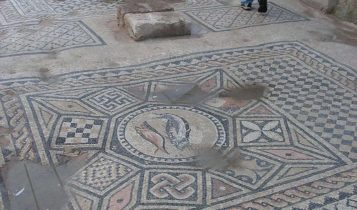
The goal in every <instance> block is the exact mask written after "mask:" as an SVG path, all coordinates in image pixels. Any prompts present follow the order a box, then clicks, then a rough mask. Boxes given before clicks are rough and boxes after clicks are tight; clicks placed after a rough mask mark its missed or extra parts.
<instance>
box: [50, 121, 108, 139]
mask: <svg viewBox="0 0 357 210" xmlns="http://www.w3.org/2000/svg"><path fill="white" fill-rule="evenodd" d="M102 125H103V121H101V120H85V119H73V118H64V119H63V121H62V124H61V127H60V132H59V135H58V137H57V139H56V144H83V143H89V144H96V143H98V137H99V134H100V129H101V127H102Z"/></svg>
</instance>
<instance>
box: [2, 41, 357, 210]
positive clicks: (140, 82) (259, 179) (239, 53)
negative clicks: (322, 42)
mask: <svg viewBox="0 0 357 210" xmlns="http://www.w3.org/2000/svg"><path fill="white" fill-rule="evenodd" d="M153 75H155V76H156V75H161V76H160V78H159V79H155V80H152V76H153ZM355 78H356V72H355V71H354V70H352V69H349V68H348V67H345V66H342V65H340V64H338V63H336V62H334V61H333V60H331V59H329V58H327V57H325V56H323V55H321V54H319V53H318V52H315V51H313V50H312V49H310V48H308V47H307V46H305V45H303V44H300V43H291V42H286V43H274V44H269V45H264V46H258V47H250V48H238V49H230V50H222V51H215V52H206V53H200V54H193V55H188V56H184V57H179V58H177V59H174V60H163V61H156V62H151V63H148V64H142V65H140V66H136V67H127V68H120V69H108V70H101V71H89V72H82V73H73V74H66V75H60V76H58V79H59V81H60V82H58V83H46V82H44V81H41V80H40V79H39V78H21V79H16V80H4V81H1V83H0V85H1V86H0V87H1V94H2V97H1V103H2V106H1V108H2V110H1V113H2V117H1V119H2V121H3V123H5V124H6V125H8V126H9V127H11V128H12V129H13V130H14V131H15V132H13V133H12V140H13V141H12V143H11V144H9V145H8V146H6V147H3V148H2V151H3V157H2V159H3V160H4V159H6V158H7V155H11V153H12V152H14V151H16V152H17V153H18V154H19V155H22V156H24V157H27V158H29V159H33V160H35V161H39V162H42V163H47V164H50V165H51V164H61V161H63V151H64V149H65V148H66V147H74V148H76V149H79V150H81V151H98V152H97V153H95V155H93V157H92V158H91V160H90V161H89V162H88V164H87V165H85V166H84V167H83V168H82V169H80V170H79V171H78V172H77V173H75V174H74V175H73V176H72V177H71V178H70V179H69V180H68V181H66V190H67V191H68V193H69V194H71V195H72V196H71V197H70V203H69V204H68V207H67V208H68V209H72V208H73V209H97V208H101V209H106V208H109V209H122V208H127V209H133V208H135V209H197V208H198V209H202V208H205V207H209V208H211V209H221V208H223V209H226V208H231V209H248V208H255V209H270V208H271V209H273V208H283V207H289V208H293V207H294V208H295V209H308V208H310V209H313V208H315V207H324V206H328V205H329V204H331V203H334V204H336V203H337V204H338V205H345V206H346V208H347V207H355V206H354V205H355V200H356V196H355V194H356V181H357V170H356V164H355V161H356V160H357V144H356V141H355V140H356V139H355V136H356V134H355V132H356V131H355V127H356V113H357V109H356V106H355V105H356V92H355V91H356V84H355V82H354V81H353V80H354V79H355ZM254 83H258V84H266V85H267V88H268V94H267V95H266V96H264V97H263V98H261V99H259V100H235V99H232V98H227V97H223V98H222V97H219V96H218V95H219V93H220V92H222V91H225V90H227V89H232V88H237V87H240V86H242V85H247V84H254ZM192 84H195V85H196V86H197V88H198V90H199V91H200V93H201V95H204V97H203V98H202V100H200V102H199V103H197V104H187V103H183V102H180V101H179V100H176V99H177V98H181V97H178V96H175V94H173V93H175V92H177V90H180V91H182V89H183V88H185V87H190V85H192ZM196 86H195V87H196ZM187 92H188V91H184V93H187ZM179 96H181V95H179ZM327 104H328V105H329V107H325V106H326V105H327ZM202 144H204V145H206V146H208V147H210V148H213V149H214V150H217V151H220V152H222V154H228V155H229V153H231V152H232V151H235V149H236V148H238V149H239V152H240V156H239V157H240V159H239V161H240V163H239V166H238V167H233V168H225V169H217V170H216V169H207V168H202V167H200V166H197V164H196V163H197V159H196V156H195V150H194V149H192V145H202Z"/></svg>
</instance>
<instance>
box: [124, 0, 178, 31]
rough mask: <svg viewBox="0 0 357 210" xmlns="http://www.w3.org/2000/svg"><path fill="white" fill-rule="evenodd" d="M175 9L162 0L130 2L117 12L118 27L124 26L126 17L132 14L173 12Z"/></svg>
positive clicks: (134, 0) (132, 0)
mask: <svg viewBox="0 0 357 210" xmlns="http://www.w3.org/2000/svg"><path fill="white" fill-rule="evenodd" d="M173 10H174V8H173V7H172V6H171V5H170V4H169V3H167V2H165V1H162V0H130V1H128V2H127V3H126V4H123V5H119V6H118V10H117V18H118V25H119V26H120V27H122V26H124V24H125V22H124V16H125V15H126V14H131V13H149V12H166V11H173Z"/></svg>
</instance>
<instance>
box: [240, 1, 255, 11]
mask: <svg viewBox="0 0 357 210" xmlns="http://www.w3.org/2000/svg"><path fill="white" fill-rule="evenodd" d="M253 1H254V0H241V7H242V8H243V9H245V10H251V9H252V3H253Z"/></svg>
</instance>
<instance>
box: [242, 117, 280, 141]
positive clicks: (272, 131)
mask: <svg viewBox="0 0 357 210" xmlns="http://www.w3.org/2000/svg"><path fill="white" fill-rule="evenodd" d="M240 123H241V126H242V135H243V142H247V143H249V142H273V141H277V142H283V141H284V138H283V131H282V129H281V126H280V121H277V120H274V121H241V122H240Z"/></svg>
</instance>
